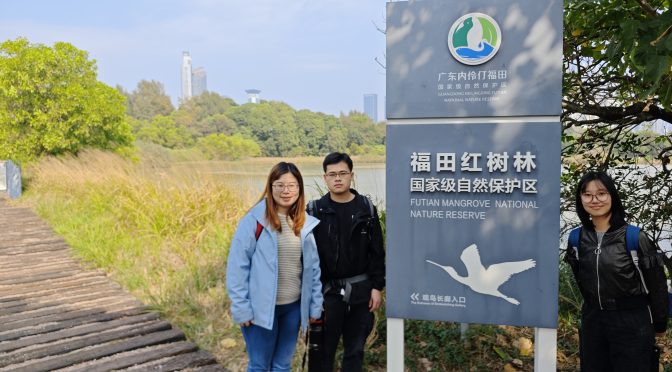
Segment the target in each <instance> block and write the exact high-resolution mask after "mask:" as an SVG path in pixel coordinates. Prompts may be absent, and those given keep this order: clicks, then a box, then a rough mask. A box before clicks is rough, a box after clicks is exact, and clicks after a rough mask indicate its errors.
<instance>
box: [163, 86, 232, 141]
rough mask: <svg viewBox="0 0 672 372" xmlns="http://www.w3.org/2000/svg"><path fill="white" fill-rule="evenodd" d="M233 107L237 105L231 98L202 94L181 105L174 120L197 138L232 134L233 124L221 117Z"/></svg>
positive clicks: (212, 93)
mask: <svg viewBox="0 0 672 372" xmlns="http://www.w3.org/2000/svg"><path fill="white" fill-rule="evenodd" d="M235 106H237V105H236V103H235V102H234V101H233V100H232V99H231V98H228V97H222V96H220V95H219V94H217V93H215V92H204V93H203V94H200V95H198V96H196V97H192V98H190V99H189V100H187V101H186V102H184V103H182V105H180V108H179V110H178V111H177V113H176V116H175V120H176V121H177V123H178V124H180V125H183V126H184V127H186V128H188V129H189V130H190V131H191V132H192V133H193V134H194V135H195V136H197V137H202V136H207V135H208V134H211V133H226V132H232V130H233V128H234V127H235V124H234V123H233V122H231V121H229V120H227V119H225V117H224V116H223V115H224V114H225V113H226V112H227V111H228V110H229V109H230V108H231V107H235ZM213 117H216V118H213Z"/></svg>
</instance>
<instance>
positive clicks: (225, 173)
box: [180, 158, 385, 208]
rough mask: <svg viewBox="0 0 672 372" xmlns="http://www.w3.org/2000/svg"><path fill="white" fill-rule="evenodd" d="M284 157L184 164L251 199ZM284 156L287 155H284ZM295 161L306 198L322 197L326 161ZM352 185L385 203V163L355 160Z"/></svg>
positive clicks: (192, 170) (185, 168) (380, 204)
mask: <svg viewBox="0 0 672 372" xmlns="http://www.w3.org/2000/svg"><path fill="white" fill-rule="evenodd" d="M280 160H281V159H251V160H243V161H237V162H224V161H212V162H190V163H188V164H184V163H183V164H181V165H180V167H181V168H184V169H183V170H182V171H183V172H194V171H195V172H198V173H199V174H202V175H204V176H206V177H207V176H212V177H214V178H215V179H224V180H225V181H226V182H227V183H229V184H231V185H232V186H233V189H234V190H236V191H237V192H239V194H240V196H241V197H243V198H245V199H247V200H255V199H258V198H259V196H260V195H261V193H262V192H263V190H264V185H265V182H266V177H268V173H269V172H270V170H271V168H272V167H273V165H274V164H275V163H277V162H278V161H280ZM283 160H284V159H283ZM287 161H292V162H294V163H295V164H296V165H297V167H298V168H299V170H300V171H301V175H302V176H303V181H304V186H305V192H306V199H307V200H310V199H315V198H319V197H321V196H322V195H323V194H324V193H326V192H327V187H326V184H325V182H324V179H323V177H322V176H323V174H324V172H323V170H322V162H321V159H320V160H316V159H311V158H305V159H302V158H298V159H288V160H287ZM353 172H354V179H353V184H352V187H353V188H354V189H356V190H357V191H358V192H359V193H360V194H364V195H368V196H369V197H370V198H371V200H373V202H374V203H376V205H379V206H381V208H384V205H385V163H368V162H355V166H354V169H353Z"/></svg>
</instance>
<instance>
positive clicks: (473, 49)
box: [448, 13, 502, 66]
mask: <svg viewBox="0 0 672 372" xmlns="http://www.w3.org/2000/svg"><path fill="white" fill-rule="evenodd" d="M501 44H502V32H501V30H500V29H499V25H498V24H497V22H495V20H494V19H492V17H490V16H489V15H487V14H483V13H468V14H465V15H463V16H462V17H460V18H458V19H457V21H455V23H453V25H452V26H451V27H450V31H449V32H448V49H450V54H452V55H453V57H454V58H455V59H456V60H458V61H459V62H461V63H464V64H465V65H471V66H474V65H480V64H483V63H485V62H487V61H489V60H490V59H492V57H494V56H495V54H497V51H498V50H499V46H500V45H501Z"/></svg>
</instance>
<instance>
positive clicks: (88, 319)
mask: <svg viewBox="0 0 672 372" xmlns="http://www.w3.org/2000/svg"><path fill="white" fill-rule="evenodd" d="M146 311H147V309H146V308H144V307H130V308H126V309H120V310H116V311H109V312H98V313H93V314H86V315H83V316H80V317H75V318H72V319H65V320H62V321H56V322H51V323H45V324H39V325H34V326H29V327H23V328H19V329H12V330H9V331H5V332H0V341H8V340H16V339H19V338H23V337H29V336H34V335H40V334H45V333H50V332H55V331H59V330H62V329H68V328H72V327H76V326H78V325H81V324H87V323H95V322H107V321H112V320H114V319H119V318H123V317H127V316H134V315H137V314H142V313H145V312H146Z"/></svg>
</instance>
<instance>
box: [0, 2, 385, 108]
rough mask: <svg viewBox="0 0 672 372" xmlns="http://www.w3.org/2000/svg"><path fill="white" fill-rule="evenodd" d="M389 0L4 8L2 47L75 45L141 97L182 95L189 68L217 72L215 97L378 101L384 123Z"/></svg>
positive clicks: (304, 103) (341, 104) (102, 74)
mask: <svg viewBox="0 0 672 372" xmlns="http://www.w3.org/2000/svg"><path fill="white" fill-rule="evenodd" d="M385 2H386V1H385V0H285V1H282V0H249V1H241V0H190V1H187V0H183V1H178V0H154V1H151V0H133V1H130V0H122V1H114V2H113V1H92V0H62V1H54V0H26V1H11V0H0V4H1V9H2V10H1V11H0V40H2V41H4V40H7V39H14V38H17V37H26V38H28V40H29V41H30V42H32V43H41V44H47V45H52V44H53V43H54V42H55V41H66V42H69V43H72V44H73V45H74V46H75V47H77V48H79V49H83V50H85V51H87V52H88V53H89V56H90V58H93V59H95V60H96V61H97V65H98V78H99V79H100V80H101V81H103V82H105V83H107V84H109V85H111V86H115V85H117V84H119V85H121V86H123V87H124V88H125V89H126V90H128V91H132V90H133V89H135V87H136V85H137V83H138V82H139V81H140V80H142V79H146V80H157V81H160V82H161V83H163V84H164V86H165V88H166V93H167V94H168V95H169V96H171V98H172V99H173V102H174V103H176V102H177V98H178V97H179V95H180V64H181V58H182V52H183V51H189V52H190V53H191V57H192V63H193V67H194V68H196V67H203V68H205V70H206V72H207V79H208V82H207V83H208V90H210V91H213V92H217V93H219V94H221V95H224V96H227V97H231V98H233V99H234V100H235V101H236V102H238V103H243V102H244V101H245V97H246V95H245V89H249V88H256V89H260V90H261V98H262V99H268V100H280V101H284V102H287V103H288V104H290V105H291V106H292V107H294V108H296V109H309V110H312V111H321V112H325V113H328V114H334V115H337V114H339V113H340V112H345V113H347V112H348V111H350V110H357V111H363V97H362V96H363V94H364V93H376V94H378V100H379V103H378V111H379V119H380V120H382V119H383V116H384V115H383V107H384V105H383V99H384V96H385V71H384V70H383V68H381V67H380V66H379V65H378V64H377V63H376V62H375V61H374V58H376V57H378V59H379V60H384V55H385V36H384V35H383V34H382V33H380V32H379V31H377V30H376V26H378V27H384V17H385Z"/></svg>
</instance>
